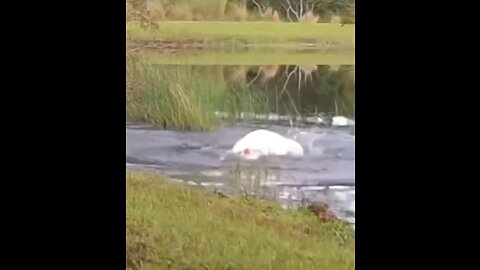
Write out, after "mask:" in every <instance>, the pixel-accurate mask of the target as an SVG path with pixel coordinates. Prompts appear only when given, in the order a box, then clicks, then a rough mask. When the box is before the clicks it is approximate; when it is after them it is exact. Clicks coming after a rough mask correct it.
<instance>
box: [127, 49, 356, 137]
mask: <svg viewBox="0 0 480 270" xmlns="http://www.w3.org/2000/svg"><path fill="white" fill-rule="evenodd" d="M128 59H129V60H128V66H127V76H128V77H127V118H128V120H129V121H144V122H148V123H152V124H157V125H164V126H167V127H169V128H179V129H194V130H210V129H212V128H214V127H216V126H217V125H218V124H219V121H218V118H217V116H216V112H223V113H226V114H228V115H229V116H230V117H233V118H236V119H238V118H243V119H245V118H248V117H246V115H245V114H242V113H251V114H252V115H253V116H255V114H268V113H276V114H281V115H286V114H287V115H295V116H305V115H313V114H317V113H332V114H335V115H344V116H348V117H353V116H354V110H355V102H354V101H355V84H354V76H353V74H354V70H353V66H317V65H303V66H278V65H273V66H261V67H259V66H214V65H212V66H185V65H157V64H155V61H152V62H150V61H148V60H146V59H143V58H141V59H135V57H131V56H130V57H128ZM249 117H250V116H249Z"/></svg>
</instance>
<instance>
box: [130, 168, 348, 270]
mask: <svg viewBox="0 0 480 270" xmlns="http://www.w3.org/2000/svg"><path fill="white" fill-rule="evenodd" d="M126 252H127V258H126V260H127V268H128V269H141V268H143V269H354V268H355V259H354V257H355V235H354V232H353V230H352V229H351V228H350V227H348V226H347V225H345V224H342V223H327V222H320V221H318V220H317V219H316V218H315V217H314V216H313V215H311V214H309V213H307V212H306V211H296V212H294V211H286V210H283V209H282V208H281V207H280V206H278V205H276V204H273V203H267V202H262V201H259V200H254V199H246V198H241V197H239V198H220V197H218V196H217V195H215V194H213V193H212V192H211V191H207V190H203V189H197V188H193V187H187V186H183V185H180V184H174V183H171V182H169V181H166V180H165V179H164V178H161V177H158V176H150V175H146V174H138V173H127V251H126Z"/></svg>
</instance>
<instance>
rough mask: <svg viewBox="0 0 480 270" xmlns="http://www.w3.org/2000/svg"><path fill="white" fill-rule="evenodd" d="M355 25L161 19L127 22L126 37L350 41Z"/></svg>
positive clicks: (250, 40) (258, 41) (263, 40)
mask: <svg viewBox="0 0 480 270" xmlns="http://www.w3.org/2000/svg"><path fill="white" fill-rule="evenodd" d="M354 35H355V25H344V26H343V27H342V26H341V25H340V24H330V23H285V22H262V21H260V22H225V21H221V22H216V21H162V22H159V26H158V29H155V28H142V27H141V26H140V24H139V23H137V22H133V21H130V22H127V37H128V38H129V39H170V40H185V39H201V40H205V39H207V40H208V39H217V40H221V39H242V40H247V41H249V42H252V43H262V42H269V41H270V42H271V41H276V42H280V41H283V42H287V41H302V40H303V41H305V40H308V41H320V40H333V41H335V40H337V41H345V42H352V39H353V37H354Z"/></svg>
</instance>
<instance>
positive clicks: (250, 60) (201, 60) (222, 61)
mask: <svg viewBox="0 0 480 270" xmlns="http://www.w3.org/2000/svg"><path fill="white" fill-rule="evenodd" d="M142 54H143V55H144V57H146V58H148V59H149V61H150V62H153V63H156V64H174V65H178V64H180V65H183V64H188V65H353V64H354V62H355V52H354V51H353V50H347V51H314V52H295V51H287V50H249V51H244V52H195V53H194V52H185V53H175V54H172V53H161V52H155V51H145V52H143V53H142Z"/></svg>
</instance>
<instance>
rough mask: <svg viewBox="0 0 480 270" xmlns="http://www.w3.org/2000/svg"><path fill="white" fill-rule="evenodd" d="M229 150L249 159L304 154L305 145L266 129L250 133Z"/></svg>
mask: <svg viewBox="0 0 480 270" xmlns="http://www.w3.org/2000/svg"><path fill="white" fill-rule="evenodd" d="M229 152H230V153H231V154H234V155H238V156H240V157H242V158H244V159H249V160H254V159H258V158H259V157H261V156H295V157H298V156H303V155H304V151H303V147H302V146H301V145H300V144H299V143H298V142H297V141H295V140H293V139H290V138H286V137H284V136H282V135H280V134H277V133H275V132H272V131H269V130H265V129H258V130H254V131H252V132H250V133H248V134H247V135H245V136H244V137H243V138H241V139H240V140H238V141H237V142H236V143H235V145H234V146H233V148H232V149H231V150H230V151H229Z"/></svg>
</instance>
